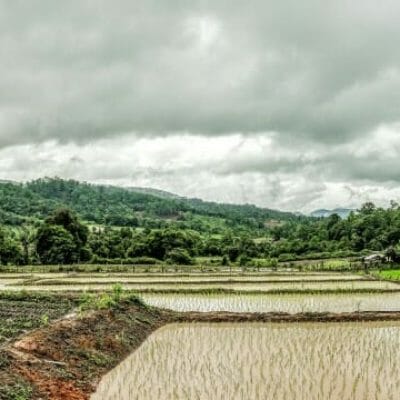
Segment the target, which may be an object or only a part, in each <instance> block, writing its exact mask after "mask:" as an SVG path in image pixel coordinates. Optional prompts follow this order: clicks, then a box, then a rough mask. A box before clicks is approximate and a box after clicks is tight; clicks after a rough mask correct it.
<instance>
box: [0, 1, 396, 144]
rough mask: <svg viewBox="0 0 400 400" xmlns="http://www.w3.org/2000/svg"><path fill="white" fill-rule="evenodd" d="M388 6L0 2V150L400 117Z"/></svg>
mask: <svg viewBox="0 0 400 400" xmlns="http://www.w3.org/2000/svg"><path fill="white" fill-rule="evenodd" d="M398 37H400V3H399V2H397V1H386V2H384V3H382V2H378V1H371V0H366V1H344V0H340V1H336V2H323V1H305V2H299V1H288V0H286V1H280V2H277V1H272V0H271V1H261V0H259V1H253V2H242V1H213V2H211V1H210V2H207V1H200V2H186V1H168V2H161V1H159V2H156V1H128V0H126V1H123V0H120V1H114V2H109V1H82V0H79V1H78V0H75V1H74V0H72V1H69V2H54V1H45V0H40V1H39V0H36V1H35V0H32V1H29V2H26V1H22V0H14V1H9V2H7V1H2V2H0V58H1V60H2V61H1V63H0V147H4V146H8V145H12V144H17V143H37V142H41V141H44V140H47V139H57V140H60V141H64V142H68V141H70V140H73V141H78V140H84V141H92V140H94V139H99V138H102V137H106V136H113V135H118V134H122V133H125V132H134V133H135V134H136V136H137V137H144V136H157V135H169V134H173V133H176V132H186V133H190V134H201V135H222V134H229V133H232V132H243V133H245V134H246V133H249V132H268V131H274V132H276V133H277V134H278V135H279V136H280V140H281V141H282V142H292V141H293V140H298V141H299V142H304V141H314V142H321V143H331V144H335V143H343V142H348V141H351V140H353V139H354V138H356V137H359V136H360V135H363V134H365V133H366V132H370V131H372V130H374V129H375V128H376V127H377V126H379V125H382V124H388V123H393V122H396V121H398V120H399V119H400V118H399V115H400V114H399V111H400V110H399V104H400V70H399V66H400V50H399V47H398V43H397V42H398V40H397V38H398Z"/></svg>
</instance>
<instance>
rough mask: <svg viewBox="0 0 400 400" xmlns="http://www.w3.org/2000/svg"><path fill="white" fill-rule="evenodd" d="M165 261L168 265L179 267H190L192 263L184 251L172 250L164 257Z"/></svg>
mask: <svg viewBox="0 0 400 400" xmlns="http://www.w3.org/2000/svg"><path fill="white" fill-rule="evenodd" d="M166 261H167V262H168V263H169V264H179V265H192V264H193V263H194V261H193V259H192V257H190V254H189V253H188V251H187V250H185V249H180V248H177V249H172V250H170V251H169V252H168V253H167V255H166Z"/></svg>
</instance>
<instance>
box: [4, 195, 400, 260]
mask: <svg viewBox="0 0 400 400" xmlns="http://www.w3.org/2000/svg"><path fill="white" fill-rule="evenodd" d="M259 233H260V232H258V231H257V235H255V232H254V231H246V230H240V229H239V230H235V229H234V228H229V227H224V229H221V232H220V233H218V234H213V233H210V232H207V231H206V232H204V231H202V230H201V229H199V230H196V229H190V228H187V227H186V228H185V229H179V228H177V227H176V226H167V227H163V228H159V227H156V228H150V227H145V228H144V227H142V228H138V227H126V226H123V227H113V226H109V225H92V226H88V225H87V224H85V223H83V222H82V221H81V220H80V219H79V218H78V216H77V214H76V213H75V212H73V211H71V210H70V209H68V208H59V209H56V210H55V211H53V212H52V213H50V215H49V216H48V217H47V218H46V219H45V220H44V221H43V222H39V223H37V224H35V225H29V224H28V225H23V226H22V227H19V228H15V227H5V226H3V227H1V226H0V263H1V264H19V265H24V264H39V263H41V264H74V263H84V262H92V263H116V262H121V263H155V262H159V261H164V262H171V263H178V264H191V263H193V262H194V259H195V257H199V256H202V257H217V258H218V259H219V260H220V262H221V263H223V264H224V263H225V264H226V263H232V262H238V263H247V262H249V260H252V259H269V260H282V261H286V260H295V259H301V258H330V257H335V256H336V257H342V256H354V255H360V254H367V253H368V252H371V251H379V252H389V253H390V254H391V257H392V258H396V257H397V253H398V252H399V242H400V207H399V205H398V204H397V203H394V202H392V203H391V206H390V207H389V208H388V209H383V208H379V207H376V206H375V205H374V204H373V203H366V204H364V205H363V206H362V207H361V208H360V210H358V212H353V213H351V214H350V216H349V217H348V218H346V219H341V218H340V217H339V216H338V215H336V214H334V215H331V216H330V217H328V218H321V219H307V220H294V221H286V222H282V223H280V224H278V225H276V226H274V227H271V228H270V229H269V230H264V231H262V235H261V236H260V235H259Z"/></svg>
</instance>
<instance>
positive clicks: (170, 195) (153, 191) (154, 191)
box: [126, 186, 184, 199]
mask: <svg viewBox="0 0 400 400" xmlns="http://www.w3.org/2000/svg"><path fill="white" fill-rule="evenodd" d="M126 190H130V191H132V192H136V193H144V194H150V195H152V196H156V197H161V198H162V199H183V198H184V197H182V196H179V195H177V194H175V193H171V192H167V191H165V190H160V189H152V188H147V187H135V186H133V187H127V188H126Z"/></svg>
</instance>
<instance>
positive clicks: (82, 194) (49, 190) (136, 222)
mask: <svg viewBox="0 0 400 400" xmlns="http://www.w3.org/2000/svg"><path fill="white" fill-rule="evenodd" d="M59 207H68V208H70V209H72V210H74V211H75V212H76V213H77V214H78V215H79V216H80V218H82V219H83V220H85V221H87V222H89V223H95V224H103V225H104V224H107V225H111V226H143V227H150V228H156V227H162V226H165V224H166V223H173V224H176V225H179V226H182V227H186V228H190V229H196V230H204V231H209V232H215V233H217V232H218V231H219V229H218V227H219V228H220V227H225V228H227V227H228V228H229V227H239V226H242V227H247V228H252V229H265V226H267V222H268V221H271V220H273V221H290V220H297V219H299V218H301V217H297V216H296V215H294V214H292V213H289V212H282V211H277V210H271V209H268V208H260V207H256V206H253V205H248V204H245V205H235V204H222V203H215V202H208V201H203V200H199V199H186V198H183V197H179V196H177V195H174V194H172V193H168V192H164V191H161V190H155V189H148V188H121V187H115V186H105V185H94V184H89V183H84V182H77V181H74V180H63V179H59V178H44V179H38V180H35V181H32V182H28V183H24V184H22V183H15V182H14V183H9V182H6V183H0V223H5V224H12V225H18V224H22V223H24V222H35V221H38V220H42V219H44V218H45V217H46V216H47V215H48V214H49V213H50V212H51V211H52V210H54V209H55V208H59ZM303 218H304V217H303ZM168 221H170V222H168Z"/></svg>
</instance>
